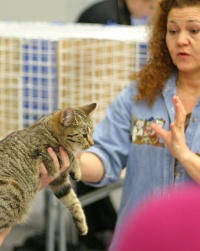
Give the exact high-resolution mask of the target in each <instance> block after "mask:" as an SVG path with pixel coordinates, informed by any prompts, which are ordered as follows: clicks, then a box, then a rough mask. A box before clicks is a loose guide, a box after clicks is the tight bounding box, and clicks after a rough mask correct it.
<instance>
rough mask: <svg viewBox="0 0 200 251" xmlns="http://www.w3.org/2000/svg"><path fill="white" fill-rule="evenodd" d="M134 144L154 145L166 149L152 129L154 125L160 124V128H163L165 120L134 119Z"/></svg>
mask: <svg viewBox="0 0 200 251" xmlns="http://www.w3.org/2000/svg"><path fill="white" fill-rule="evenodd" d="M132 123H133V126H132V130H131V135H132V142H133V143H136V144H140V145H141V144H147V145H154V146H159V147H165V144H164V143H162V142H160V138H159V136H158V135H157V134H156V133H155V131H154V130H153V129H152V128H151V124H152V123H156V124H158V125H159V126H160V127H163V126H164V124H165V120H164V119H162V118H157V119H154V118H150V119H147V120H144V119H138V118H136V117H133V118H132Z"/></svg>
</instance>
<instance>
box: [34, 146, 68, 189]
mask: <svg viewBox="0 0 200 251" xmlns="http://www.w3.org/2000/svg"><path fill="white" fill-rule="evenodd" d="M59 151H60V156H61V161H62V163H61V165H60V163H59V161H58V157H57V156H56V154H55V152H54V150H53V149H52V147H49V148H48V153H49V155H50V157H51V158H52V159H53V162H54V165H55V166H56V167H57V168H58V170H59V174H58V176H59V175H60V174H61V173H62V172H63V171H65V170H67V168H68V167H69V166H70V161H69V156H68V154H67V151H66V150H65V148H64V147H63V146H60V147H59ZM40 175H41V180H40V185H39V187H38V190H42V189H43V188H45V187H46V186H48V185H49V183H51V182H52V181H53V180H54V179H55V178H56V177H51V176H49V175H48V172H47V169H46V167H45V165H44V163H43V162H42V163H41V164H40Z"/></svg>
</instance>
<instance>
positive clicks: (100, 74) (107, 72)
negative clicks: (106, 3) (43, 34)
mask: <svg viewBox="0 0 200 251" xmlns="http://www.w3.org/2000/svg"><path fill="white" fill-rule="evenodd" d="M87 28H88V27H87ZM93 29H95V27H93V26H91V31H93ZM139 31H141V32H142V31H143V30H141V29H140V28H139V29H138V28H135V27H134V28H133V27H131V28H130V27H106V28H105V27H102V30H101V32H99V31H96V35H97V38H95V37H94V36H93V33H91V36H88V35H87V36H85V37H82V38H67V39H61V40H60V41H59V42H58V86H59V95H58V100H59V106H60V107H64V106H68V105H71V106H73V105H75V106H80V105H82V104H87V103H91V102H95V103H97V104H98V107H97V110H95V112H94V113H93V115H92V116H93V117H92V118H93V122H94V125H97V124H98V122H99V121H100V120H101V119H102V118H103V117H104V115H105V111H106V108H107V107H108V105H109V104H110V102H111V101H112V100H113V99H114V98H115V97H116V96H117V95H118V94H119V92H120V91H121V90H122V89H124V88H125V87H127V85H128V84H130V82H131V80H130V78H131V75H132V74H133V72H136V71H138V70H139V69H140V68H141V67H142V66H143V65H144V64H145V62H146V57H147V43H146V41H145V40H143V39H142V38H141V37H139V35H138V32H139ZM87 32H88V30H87ZM138 37H139V38H138ZM134 38H135V40H134ZM137 38H138V39H137Z"/></svg>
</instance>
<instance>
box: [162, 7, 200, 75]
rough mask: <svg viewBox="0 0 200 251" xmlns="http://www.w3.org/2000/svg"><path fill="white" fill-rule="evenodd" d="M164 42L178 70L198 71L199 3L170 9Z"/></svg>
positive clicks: (199, 57)
mask: <svg viewBox="0 0 200 251" xmlns="http://www.w3.org/2000/svg"><path fill="white" fill-rule="evenodd" d="M166 43H167V47H168V50H169V53H170V55H171V58H172V60H173V63H174V64H175V65H176V66H177V68H178V70H179V71H183V72H189V73H190V72H195V71H200V5H198V6H188V7H184V8H173V9H171V10H170V12H169V15H168V19H167V34H166Z"/></svg>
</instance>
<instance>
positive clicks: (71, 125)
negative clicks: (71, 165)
mask: <svg viewBox="0 0 200 251" xmlns="http://www.w3.org/2000/svg"><path fill="white" fill-rule="evenodd" d="M95 108H96V103H91V104H88V105H85V106H81V107H78V108H73V107H69V108H66V109H63V110H61V113H60V123H61V127H60V132H61V135H60V136H61V138H60V141H62V142H61V144H62V145H63V146H64V147H65V148H66V149H67V150H68V151H70V152H72V153H75V152H77V151H79V150H85V149H87V148H89V147H90V146H91V145H93V139H92V133H93V126H92V121H91V119H90V116H89V115H90V114H91V112H92V111H93V110H94V109H95Z"/></svg>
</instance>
